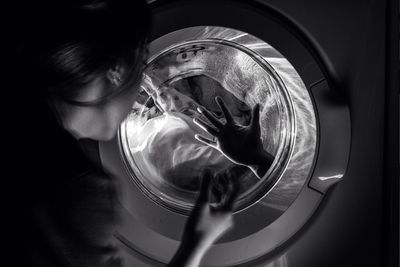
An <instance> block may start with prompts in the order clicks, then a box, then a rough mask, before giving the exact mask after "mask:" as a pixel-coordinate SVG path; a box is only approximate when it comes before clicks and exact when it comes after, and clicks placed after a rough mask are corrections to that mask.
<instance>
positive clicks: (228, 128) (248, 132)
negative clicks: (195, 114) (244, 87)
mask: <svg viewBox="0 0 400 267" xmlns="http://www.w3.org/2000/svg"><path fill="white" fill-rule="evenodd" d="M216 102H217V104H218V106H219V108H220V109H221V111H222V113H223V115H224V117H225V120H226V123H223V122H221V121H220V120H219V119H217V118H216V117H215V116H214V115H213V114H212V113H211V112H210V111H208V110H207V109H205V108H202V107H200V108H198V111H199V112H200V113H201V114H203V115H204V116H205V117H206V118H207V120H208V121H209V123H208V122H206V121H204V120H202V119H198V118H195V119H194V123H196V124H197V125H198V126H199V127H201V128H202V129H203V130H205V131H207V132H208V133H209V134H211V135H213V136H214V137H215V138H214V139H210V138H207V137H205V136H202V135H198V134H196V135H195V138H196V139H197V140H199V141H200V142H202V143H204V144H206V145H208V146H211V147H213V148H215V149H217V150H219V151H220V152H221V153H222V154H224V155H225V156H226V157H227V158H228V159H230V160H231V161H232V162H234V163H236V164H240V165H245V166H248V167H249V168H250V169H251V170H252V171H253V172H254V173H255V174H256V175H257V176H258V177H259V178H261V177H262V176H263V175H264V174H265V173H266V172H267V171H268V169H269V167H270V166H271V164H272V162H273V160H274V157H273V156H272V155H271V154H269V153H268V152H267V151H265V150H264V148H263V144H262V141H261V128H260V122H259V120H260V105H259V104H256V105H255V106H254V108H253V110H252V117H251V121H250V124H249V125H240V124H238V123H237V122H235V120H234V118H233V116H232V115H231V113H230V111H229V109H228V107H227V106H226V104H225V103H224V101H223V100H222V98H220V97H216ZM210 123H211V124H210Z"/></svg>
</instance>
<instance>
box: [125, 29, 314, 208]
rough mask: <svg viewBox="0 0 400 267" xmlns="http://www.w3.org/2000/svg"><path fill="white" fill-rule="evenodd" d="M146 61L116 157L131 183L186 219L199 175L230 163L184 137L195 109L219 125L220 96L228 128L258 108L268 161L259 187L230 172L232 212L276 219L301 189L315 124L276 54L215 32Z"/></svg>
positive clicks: (250, 39)
mask: <svg viewBox="0 0 400 267" xmlns="http://www.w3.org/2000/svg"><path fill="white" fill-rule="evenodd" d="M150 54H151V57H150V59H149V61H148V66H147V68H146V69H145V72H144V79H143V82H142V84H141V87H140V92H139V96H138V98H137V100H136V101H135V103H134V104H133V107H132V111H131V112H130V114H129V115H128V117H127V119H126V120H125V121H124V122H123V124H122V126H121V129H120V142H121V148H122V149H121V150H122V153H123V156H124V159H125V162H126V165H127V167H128V169H129V172H130V175H131V176H132V179H133V180H134V182H135V183H136V184H137V186H138V187H139V188H140V189H141V190H142V191H143V192H144V193H145V194H146V195H147V196H148V197H149V198H151V199H152V200H154V201H155V202H157V203H158V204H159V205H162V206H164V207H166V208H168V209H171V210H173V211H176V212H180V213H188V212H189V211H190V210H191V209H192V207H193V203H194V201H195V199H196V196H197V192H198V189H199V186H200V183H201V174H202V172H203V171H204V170H205V169H210V170H212V171H213V172H215V173H217V172H220V171H224V170H227V169H230V168H231V167H232V166H234V164H233V163H232V162H230V161H229V160H228V159H227V158H226V157H225V156H224V155H222V154H221V153H220V152H219V151H217V150H215V149H213V148H211V147H209V146H206V145H204V144H202V143H200V142H199V141H197V140H196V139H195V138H194V135H195V134H196V133H197V134H202V135H206V136H207V135H208V134H207V133H206V132H204V131H203V130H202V129H200V128H199V127H198V126H197V125H195V124H194V123H193V118H195V117H199V116H202V115H200V114H199V113H198V112H197V111H196V108H197V107H198V106H203V107H205V108H207V109H209V110H210V111H211V112H213V113H214V114H215V115H216V116H217V117H219V118H220V119H221V120H223V116H222V114H221V112H220V110H219V108H218V106H217V104H216V103H215V97H216V96H220V97H221V98H222V99H223V100H224V101H225V103H227V105H228V107H229V109H230V110H231V112H232V114H233V116H234V118H235V120H236V121H237V122H239V123H241V124H243V125H246V124H248V123H249V120H250V117H251V115H250V114H251V109H252V108H253V107H254V105H255V104H257V103H259V104H260V105H261V111H260V126H261V135H262V136H261V139H262V142H263V146H264V149H265V150H266V151H268V152H269V153H271V154H272V155H274V156H275V160H274V162H273V164H272V166H271V167H270V169H269V171H268V172H267V173H266V174H265V175H264V177H262V178H261V179H259V178H257V177H256V176H255V175H254V174H253V173H252V172H251V171H250V169H248V168H247V167H236V168H235V172H236V176H237V179H239V180H240V183H241V188H240V196H239V198H238V200H237V203H236V204H237V205H236V210H242V209H244V208H246V207H249V206H251V205H252V204H254V203H259V204H262V205H267V206H269V207H272V208H275V209H277V210H280V211H282V212H283V211H284V210H286V208H287V207H288V206H289V205H290V204H291V203H292V202H293V200H294V199H295V198H296V197H297V195H298V193H299V192H300V190H301V188H302V186H303V185H304V183H305V181H306V180H307V178H308V176H309V173H310V171H311V168H312V163H313V158H314V154H315V149H316V120H315V115H314V111H313V106H312V101H311V99H310V96H309V93H308V91H307V89H306V87H305V85H304V84H303V82H302V80H301V79H300V77H299V75H298V74H297V72H296V71H295V69H294V68H293V66H292V65H291V64H290V63H289V62H288V60H286V59H285V58H284V56H282V55H281V54H280V53H279V52H278V51H277V50H276V49H274V48H273V47H271V46H270V45H269V44H267V43H266V42H264V41H262V40H260V39H258V38H257V37H255V36H252V35H250V34H247V33H244V32H241V31H238V30H234V29H228V28H223V27H211V26H207V27H192V28H186V29H182V30H179V31H176V32H173V33H171V34H169V35H165V36H163V37H160V38H159V39H157V40H155V41H153V42H152V43H151V44H150Z"/></svg>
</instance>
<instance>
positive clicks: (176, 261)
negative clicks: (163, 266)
mask: <svg viewBox="0 0 400 267" xmlns="http://www.w3.org/2000/svg"><path fill="white" fill-rule="evenodd" d="M209 246H210V245H207V244H206V243H205V242H202V241H201V240H200V239H197V238H196V239H193V240H191V239H186V240H183V241H182V243H181V245H180V246H179V248H178V250H177V251H176V253H175V255H174V257H173V258H172V260H171V261H170V263H169V264H168V265H167V266H168V267H197V266H200V262H201V260H202V258H203V256H204V254H205V253H206V252H207V249H208V247H209Z"/></svg>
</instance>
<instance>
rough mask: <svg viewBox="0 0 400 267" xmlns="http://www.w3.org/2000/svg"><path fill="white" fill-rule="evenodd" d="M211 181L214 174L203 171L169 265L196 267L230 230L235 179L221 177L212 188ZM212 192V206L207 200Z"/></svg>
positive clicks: (235, 187)
mask: <svg viewBox="0 0 400 267" xmlns="http://www.w3.org/2000/svg"><path fill="white" fill-rule="evenodd" d="M211 179H213V175H212V174H211V173H210V172H206V173H205V174H204V176H203V181H202V186H201V189H200V194H199V197H198V199H197V202H196V205H195V207H194V209H193V211H192V213H191V215H190V217H189V219H188V221H187V223H186V226H185V231H184V236H183V240H182V243H181V246H180V247H179V249H178V251H177V253H176V254H175V256H174V258H173V259H172V261H171V262H170V264H169V265H168V266H185V267H189V266H190V267H195V266H199V264H200V261H201V259H202V257H203V256H204V254H205V253H206V251H207V250H208V249H209V248H210V246H211V245H212V244H213V243H214V242H215V241H216V240H218V238H220V237H221V236H222V235H223V234H224V233H225V232H227V231H228V230H229V229H231V228H232V227H233V219H232V209H233V203H234V200H235V199H236V196H237V193H238V191H239V188H238V186H237V184H236V183H235V182H234V179H228V178H227V177H226V176H221V178H220V179H218V180H217V183H218V184H214V185H211V184H212V183H211ZM211 192H213V194H214V197H215V199H216V200H217V203H215V204H214V203H213V204H211V203H210V201H209V196H210V193H211Z"/></svg>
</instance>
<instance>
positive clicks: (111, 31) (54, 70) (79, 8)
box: [21, 0, 150, 140]
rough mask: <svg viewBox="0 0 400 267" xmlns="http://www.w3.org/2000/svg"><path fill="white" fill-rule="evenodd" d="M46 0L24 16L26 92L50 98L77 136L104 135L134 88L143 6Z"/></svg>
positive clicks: (119, 0) (145, 20)
mask: <svg viewBox="0 0 400 267" xmlns="http://www.w3.org/2000/svg"><path fill="white" fill-rule="evenodd" d="M52 2H55V3H52ZM52 2H49V3H46V4H43V3H42V4H40V6H36V7H35V9H34V11H33V10H32V11H30V14H29V15H28V16H27V17H32V20H31V21H32V25H29V26H27V29H28V30H27V34H26V35H25V37H24V40H23V42H22V47H21V52H22V55H23V57H22V58H21V59H22V60H23V61H22V62H23V64H24V65H25V69H27V70H28V72H29V77H30V78H29V81H30V82H31V83H32V85H33V86H31V87H32V89H31V90H35V91H34V92H32V93H33V94H36V96H39V97H41V98H43V99H47V100H48V101H49V103H50V104H51V106H52V107H53V110H54V111H55V113H56V115H57V117H58V119H59V122H60V123H61V124H62V125H63V127H64V128H65V129H66V130H68V131H69V132H70V133H72V134H73V135H74V136H75V137H77V138H91V139H95V140H108V139H110V138H112V137H113V136H114V135H115V133H116V131H117V129H118V126H119V124H120V123H121V121H122V120H123V119H124V117H125V116H126V115H127V113H128V112H129V110H130V108H131V105H132V103H133V100H134V98H135V96H136V92H137V91H138V90H137V87H138V83H139V82H140V80H141V71H142V68H143V65H144V61H145V60H146V53H145V52H146V39H147V34H148V31H149V26H150V19H149V12H148V10H147V6H146V3H145V1H144V0H140V1H138V0H134V1H129V0H125V1H124V0H100V1H93V0H91V1H87V0H86V1H65V2H64V1H52ZM35 19H36V20H40V21H36V20H35ZM27 21H28V22H29V20H27Z"/></svg>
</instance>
